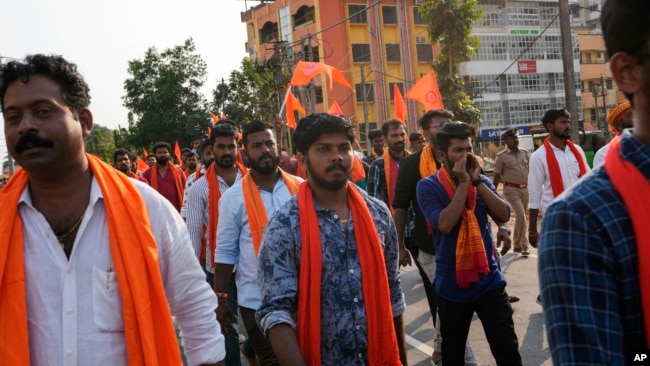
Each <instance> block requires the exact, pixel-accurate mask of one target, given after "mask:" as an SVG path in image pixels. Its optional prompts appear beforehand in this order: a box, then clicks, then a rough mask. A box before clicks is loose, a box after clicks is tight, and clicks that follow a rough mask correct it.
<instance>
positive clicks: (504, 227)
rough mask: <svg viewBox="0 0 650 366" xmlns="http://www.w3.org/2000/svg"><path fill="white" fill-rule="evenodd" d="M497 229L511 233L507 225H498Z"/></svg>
mask: <svg viewBox="0 0 650 366" xmlns="http://www.w3.org/2000/svg"><path fill="white" fill-rule="evenodd" d="M499 230H505V231H507V232H508V234H510V233H511V232H510V229H509V228H508V227H507V226H505V225H499Z"/></svg>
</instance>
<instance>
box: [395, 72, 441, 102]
mask: <svg viewBox="0 0 650 366" xmlns="http://www.w3.org/2000/svg"><path fill="white" fill-rule="evenodd" d="M404 97H406V98H409V99H413V100H417V101H418V102H420V103H421V104H422V105H424V109H425V110H431V109H442V108H444V106H443V104H442V96H441V95H440V89H438V81H437V80H436V73H435V72H434V71H433V70H431V71H429V73H428V74H426V75H425V76H424V77H422V78H421V79H420V80H418V82H417V83H415V85H413V87H412V88H411V90H409V91H408V92H407V93H406V94H405V95H404Z"/></svg>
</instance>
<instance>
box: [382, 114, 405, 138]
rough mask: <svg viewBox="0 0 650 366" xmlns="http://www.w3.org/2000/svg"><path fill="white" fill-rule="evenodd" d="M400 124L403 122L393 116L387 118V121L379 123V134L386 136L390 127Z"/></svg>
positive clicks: (396, 126)
mask: <svg viewBox="0 0 650 366" xmlns="http://www.w3.org/2000/svg"><path fill="white" fill-rule="evenodd" d="M400 126H404V124H403V123H402V122H401V121H400V120H398V119H395V118H392V119H389V120H388V121H385V122H384V123H383V124H382V125H381V135H382V136H384V137H388V131H390V130H391V129H395V128H399V127H400Z"/></svg>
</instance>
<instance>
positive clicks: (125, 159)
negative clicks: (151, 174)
mask: <svg viewBox="0 0 650 366" xmlns="http://www.w3.org/2000/svg"><path fill="white" fill-rule="evenodd" d="M130 155H131V153H129V151H128V150H127V149H121V148H120V149H117V150H115V152H113V166H114V167H115V169H117V170H119V171H121V172H122V173H124V174H126V176H127V177H131V178H133V179H135V180H139V181H141V182H144V183H147V180H146V179H144V178H142V177H141V176H139V175H137V174H136V173H134V172H133V162H132V161H131V158H130Z"/></svg>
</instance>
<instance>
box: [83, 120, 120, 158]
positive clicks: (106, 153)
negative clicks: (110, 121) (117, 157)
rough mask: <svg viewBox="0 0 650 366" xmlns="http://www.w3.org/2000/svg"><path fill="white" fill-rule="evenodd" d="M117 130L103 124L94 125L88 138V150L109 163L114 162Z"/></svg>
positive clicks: (86, 143)
mask: <svg viewBox="0 0 650 366" xmlns="http://www.w3.org/2000/svg"><path fill="white" fill-rule="evenodd" d="M114 132H115V131H113V130H111V129H109V128H108V127H104V126H101V125H97V124H96V125H94V127H93V130H92V132H91V133H90V135H89V136H88V137H87V138H86V141H85V145H86V152H88V153H90V154H95V155H97V156H99V157H101V158H102V159H104V160H105V161H106V162H107V163H113V152H114V151H115V149H116V146H115V133H114Z"/></svg>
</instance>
